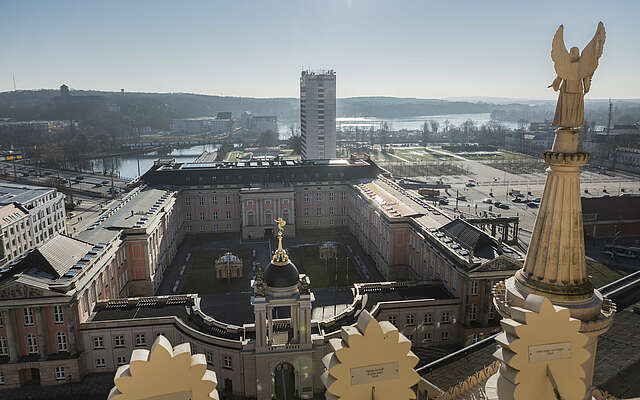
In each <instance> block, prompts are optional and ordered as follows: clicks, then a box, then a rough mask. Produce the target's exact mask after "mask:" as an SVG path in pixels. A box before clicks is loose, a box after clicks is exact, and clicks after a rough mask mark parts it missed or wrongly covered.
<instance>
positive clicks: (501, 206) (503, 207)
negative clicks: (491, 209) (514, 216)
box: [496, 203, 510, 210]
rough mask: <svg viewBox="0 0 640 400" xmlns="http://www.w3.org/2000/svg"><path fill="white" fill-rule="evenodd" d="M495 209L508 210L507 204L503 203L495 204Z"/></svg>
mask: <svg viewBox="0 0 640 400" xmlns="http://www.w3.org/2000/svg"><path fill="white" fill-rule="evenodd" d="M496 207H498V208H502V209H503V210H508V209H509V208H510V207H509V205H508V204H504V203H500V204H496Z"/></svg>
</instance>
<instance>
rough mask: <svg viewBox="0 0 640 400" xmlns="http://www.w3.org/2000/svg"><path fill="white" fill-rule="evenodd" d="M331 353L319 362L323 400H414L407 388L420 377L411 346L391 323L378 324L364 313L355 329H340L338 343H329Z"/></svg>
mask: <svg viewBox="0 0 640 400" xmlns="http://www.w3.org/2000/svg"><path fill="white" fill-rule="evenodd" d="M329 344H330V346H331V348H332V349H333V352H331V353H329V354H327V355H326V356H325V357H324V358H323V359H322V363H323V364H324V366H325V368H326V370H325V372H324V373H323V374H322V378H321V379H322V383H323V384H324V386H325V388H326V389H327V391H326V392H325V398H326V399H327V400H337V399H341V400H359V399H372V400H383V399H394V400H402V399H415V398H416V394H415V392H414V391H413V390H411V387H412V386H413V385H415V384H416V383H418V381H419V380H420V376H419V375H418V374H417V373H416V371H414V369H413V367H414V366H415V365H416V364H417V363H418V357H416V356H415V354H413V353H412V352H411V342H410V341H409V340H408V339H407V338H406V337H404V336H403V335H402V334H401V333H399V332H398V329H397V328H396V327H395V326H393V324H392V323H391V322H388V321H382V322H380V323H379V322H378V321H376V320H375V318H373V317H372V316H371V314H369V313H368V312H367V311H366V310H364V311H362V312H361V313H360V316H359V317H358V323H357V325H356V327H353V326H344V327H342V339H331V340H330V341H329Z"/></svg>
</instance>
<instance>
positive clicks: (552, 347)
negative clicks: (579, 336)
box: [529, 342, 571, 362]
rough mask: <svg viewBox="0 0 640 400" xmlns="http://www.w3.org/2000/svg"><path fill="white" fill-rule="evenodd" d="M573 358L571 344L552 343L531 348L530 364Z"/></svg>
mask: <svg viewBox="0 0 640 400" xmlns="http://www.w3.org/2000/svg"><path fill="white" fill-rule="evenodd" d="M563 358H571V343H569V342H565V343H551V344H539V345H537V346H529V362H538V361H550V360H560V359H563Z"/></svg>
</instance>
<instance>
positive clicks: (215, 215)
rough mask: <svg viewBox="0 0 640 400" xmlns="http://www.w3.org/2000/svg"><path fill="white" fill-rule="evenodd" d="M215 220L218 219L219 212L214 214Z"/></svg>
mask: <svg viewBox="0 0 640 400" xmlns="http://www.w3.org/2000/svg"><path fill="white" fill-rule="evenodd" d="M213 219H214V220H216V219H218V212H217V211H214V212H213Z"/></svg>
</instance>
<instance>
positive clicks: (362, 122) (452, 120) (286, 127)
mask: <svg viewBox="0 0 640 400" xmlns="http://www.w3.org/2000/svg"><path fill="white" fill-rule="evenodd" d="M467 120H472V121H473V122H474V123H475V124H476V126H478V127H479V126H482V125H484V124H486V123H488V122H489V121H491V114H490V113H478V114H444V115H421V116H416V117H404V118H376V117H338V118H336V125H337V127H338V129H340V128H341V127H343V128H345V129H349V128H354V127H356V126H357V127H359V128H361V129H369V128H370V127H374V128H376V127H379V126H381V125H382V123H383V122H386V123H387V125H388V126H389V129H391V130H395V131H399V130H402V129H407V130H421V129H422V126H423V125H424V123H425V122H428V121H437V122H438V123H439V124H440V129H442V128H444V124H445V121H449V124H450V125H452V126H460V125H462V123H463V122H465V121H467ZM500 123H501V124H502V125H503V126H504V127H505V128H508V129H515V128H517V125H518V124H517V123H515V122H504V121H501V122H500ZM292 126H293V127H294V128H295V129H297V128H298V121H284V120H283V121H281V120H278V131H279V133H280V138H281V139H286V138H288V137H289V136H290V134H291V133H290V132H291V127H292Z"/></svg>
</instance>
